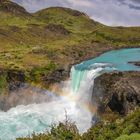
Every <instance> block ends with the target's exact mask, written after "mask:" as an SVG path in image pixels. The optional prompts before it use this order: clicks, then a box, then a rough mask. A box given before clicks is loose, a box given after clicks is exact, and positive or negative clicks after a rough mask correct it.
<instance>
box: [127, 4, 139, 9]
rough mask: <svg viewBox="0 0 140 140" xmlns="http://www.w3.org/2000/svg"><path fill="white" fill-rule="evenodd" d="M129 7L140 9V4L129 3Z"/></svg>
mask: <svg viewBox="0 0 140 140" xmlns="http://www.w3.org/2000/svg"><path fill="white" fill-rule="evenodd" d="M129 8H131V9H135V10H140V6H136V5H133V4H129Z"/></svg>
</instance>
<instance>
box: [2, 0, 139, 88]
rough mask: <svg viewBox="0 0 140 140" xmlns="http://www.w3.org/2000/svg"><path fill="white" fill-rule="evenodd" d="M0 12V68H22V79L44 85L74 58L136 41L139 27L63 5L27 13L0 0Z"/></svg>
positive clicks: (60, 75)
mask: <svg viewBox="0 0 140 140" xmlns="http://www.w3.org/2000/svg"><path fill="white" fill-rule="evenodd" d="M0 14H1V16H0V52H1V53H0V67H1V69H2V70H5V69H6V70H8V71H11V70H12V71H13V70H15V71H18V72H16V73H17V74H18V73H20V72H22V73H24V75H25V77H24V79H25V80H26V81H27V82H30V83H35V84H39V85H42V86H45V87H46V86H47V87H48V85H50V84H52V83H55V82H59V81H60V80H62V79H65V78H66V77H68V72H69V68H70V66H71V65H72V64H74V63H77V62H80V61H81V60H84V59H88V58H91V57H95V56H97V55H99V54H100V53H102V52H104V51H107V50H111V49H118V48H123V47H128V46H129V47H132V46H139V45H140V34H139V32H140V28H139V27H132V28H131V27H130V28H124V27H108V26H105V25H102V24H100V23H98V22H95V21H93V20H91V19H90V18H89V17H88V16H87V15H86V14H84V13H82V12H79V11H76V10H72V9H68V8H62V7H52V8H47V9H44V10H41V11H39V12H37V13H34V14H30V13H28V12H27V11H26V10H25V9H24V8H22V7H21V6H19V5H17V4H15V3H13V2H11V1H8V0H1V1H0ZM14 73H15V72H14ZM54 77H55V78H54ZM14 80H17V79H16V78H15V79H14Z"/></svg>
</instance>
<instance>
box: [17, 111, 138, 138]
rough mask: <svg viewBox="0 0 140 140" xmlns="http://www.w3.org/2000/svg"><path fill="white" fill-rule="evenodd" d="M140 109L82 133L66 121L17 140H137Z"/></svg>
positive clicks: (101, 123)
mask: <svg viewBox="0 0 140 140" xmlns="http://www.w3.org/2000/svg"><path fill="white" fill-rule="evenodd" d="M139 138H140V109H137V110H136V111H135V112H133V113H131V114H130V115H128V116H127V117H125V118H120V119H117V120H116V121H114V122H112V123H111V122H105V121H104V122H100V123H99V124H97V125H96V126H93V127H92V128H90V129H89V130H88V131H87V132H86V133H84V134H83V135H81V134H79V132H78V130H77V128H76V126H75V124H74V123H71V122H70V121H66V122H64V123H60V124H59V125H58V126H53V127H52V128H51V130H50V132H46V133H43V134H35V133H34V134H33V135H32V136H31V137H27V138H18V139H17V140H56V139H57V140H139Z"/></svg>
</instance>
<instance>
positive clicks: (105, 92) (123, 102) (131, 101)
mask: <svg viewBox="0 0 140 140" xmlns="http://www.w3.org/2000/svg"><path fill="white" fill-rule="evenodd" d="M93 99H94V100H95V99H96V103H97V105H98V111H99V113H106V112H107V111H108V109H110V110H111V111H112V112H118V113H119V114H122V115H125V114H127V113H128V112H130V111H133V110H135V108H136V107H138V106H139V105H140V72H113V73H106V74H103V75H101V76H100V77H98V78H97V79H95V83H94V89H93Z"/></svg>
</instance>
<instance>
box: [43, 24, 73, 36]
mask: <svg viewBox="0 0 140 140" xmlns="http://www.w3.org/2000/svg"><path fill="white" fill-rule="evenodd" d="M45 29H46V31H51V32H54V33H58V34H63V35H68V34H69V33H70V31H68V30H67V29H65V27H64V26H63V25H57V24H49V25H47V26H46V28H45Z"/></svg>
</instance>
